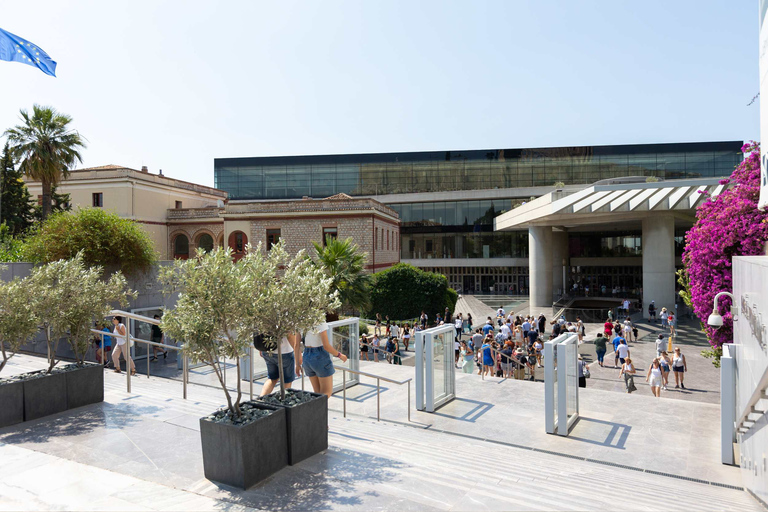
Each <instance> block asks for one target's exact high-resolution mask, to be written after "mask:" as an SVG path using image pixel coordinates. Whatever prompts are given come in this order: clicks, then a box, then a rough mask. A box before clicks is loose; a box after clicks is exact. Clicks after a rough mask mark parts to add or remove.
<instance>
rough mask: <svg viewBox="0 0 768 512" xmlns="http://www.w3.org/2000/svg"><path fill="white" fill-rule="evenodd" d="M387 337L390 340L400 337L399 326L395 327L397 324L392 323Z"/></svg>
mask: <svg viewBox="0 0 768 512" xmlns="http://www.w3.org/2000/svg"><path fill="white" fill-rule="evenodd" d="M389 336H390V337H391V338H399V337H400V326H399V325H397V322H392V325H390V326H389Z"/></svg>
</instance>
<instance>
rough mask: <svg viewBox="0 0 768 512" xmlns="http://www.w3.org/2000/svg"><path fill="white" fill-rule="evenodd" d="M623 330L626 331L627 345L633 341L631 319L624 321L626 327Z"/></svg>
mask: <svg viewBox="0 0 768 512" xmlns="http://www.w3.org/2000/svg"><path fill="white" fill-rule="evenodd" d="M622 330H623V331H624V338H625V339H626V340H627V343H629V342H630V341H632V320H630V319H629V317H627V319H626V320H624V327H622ZM635 341H637V340H635Z"/></svg>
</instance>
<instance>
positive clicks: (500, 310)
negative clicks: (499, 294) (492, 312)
mask: <svg viewBox="0 0 768 512" xmlns="http://www.w3.org/2000/svg"><path fill="white" fill-rule="evenodd" d="M496 315H497V316H501V317H504V316H507V312H506V311H504V308H503V307H501V306H499V310H498V311H497V312H496Z"/></svg>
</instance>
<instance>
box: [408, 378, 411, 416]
mask: <svg viewBox="0 0 768 512" xmlns="http://www.w3.org/2000/svg"><path fill="white" fill-rule="evenodd" d="M408 421H409V422H410V421H411V381H408Z"/></svg>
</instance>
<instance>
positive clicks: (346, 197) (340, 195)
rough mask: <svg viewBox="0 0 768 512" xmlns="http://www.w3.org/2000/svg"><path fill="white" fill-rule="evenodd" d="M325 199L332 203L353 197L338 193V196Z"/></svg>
mask: <svg viewBox="0 0 768 512" xmlns="http://www.w3.org/2000/svg"><path fill="white" fill-rule="evenodd" d="M325 199H326V201H327V200H329V199H330V200H331V201H338V200H343V199H352V196H348V195H347V194H345V193H344V192H340V193H338V194H336V195H333V196H331V197H326V198H325Z"/></svg>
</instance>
